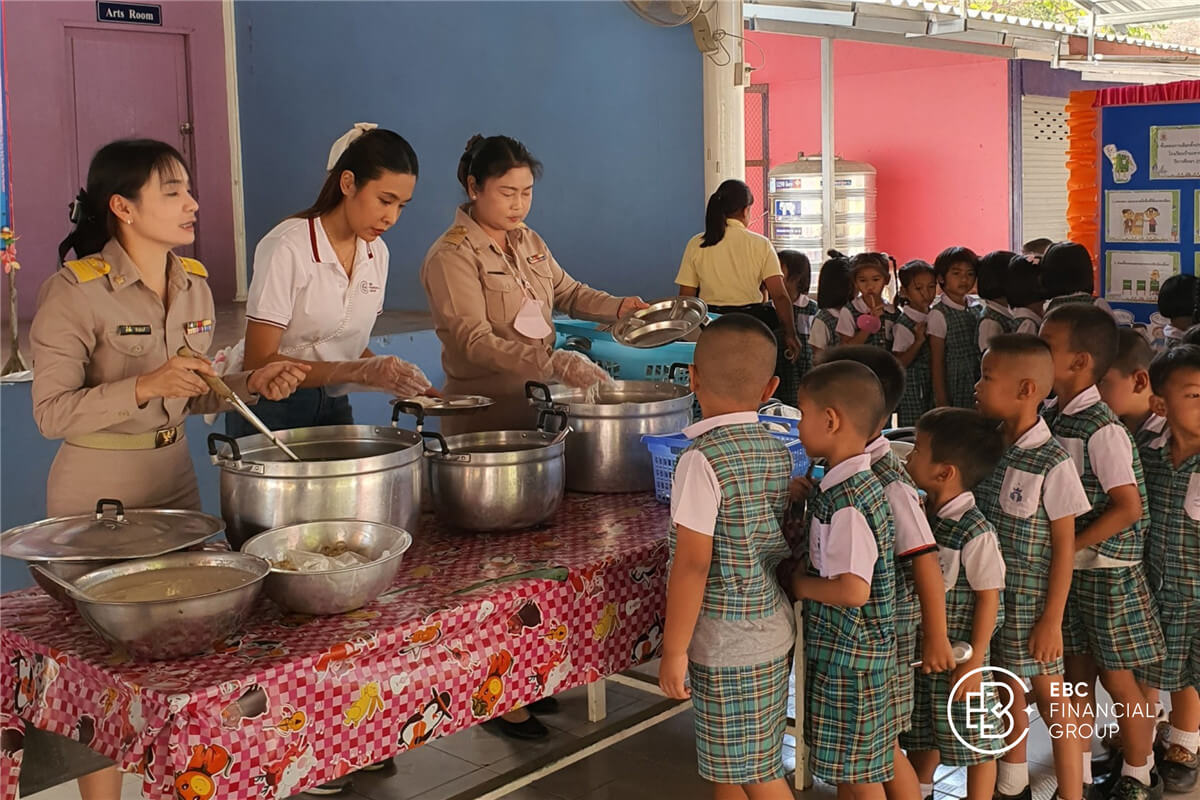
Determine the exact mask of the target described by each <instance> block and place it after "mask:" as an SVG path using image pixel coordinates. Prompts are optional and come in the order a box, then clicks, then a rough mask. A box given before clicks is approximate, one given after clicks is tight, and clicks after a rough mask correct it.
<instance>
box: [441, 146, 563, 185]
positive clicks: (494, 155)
mask: <svg viewBox="0 0 1200 800" xmlns="http://www.w3.org/2000/svg"><path fill="white" fill-rule="evenodd" d="M517 167H528V168H529V171H530V172H532V173H533V179H534V180H535V181H536V180H539V179H540V178H541V177H542V162H540V161H538V160H537V159H536V158H534V157H533V154H532V153H530V152H529V149H528V148H527V147H525V145H523V144H521V142H519V141H517V140H516V139H513V138H512V137H510V136H487V137H485V136H483V135H482V134H479V133H477V134H475V135H474V136H472V137H471V138H470V139H469V140H467V146H466V148H465V149H464V150H463V154H462V158H460V159H459V160H458V182H459V183H460V184H462V187H463V191H464V192H470V189H469V188H468V187H469V186H470V181H469V180H468V179H469V178H474V179H475V185H476V186H478V187H479V188H480V189H482V188H483V184H484V183H486V182H487V181H488V179H489V178H499V177H500V176H501V175H503V174H505V173H506V172H508V171H509V170H510V169H516V168H517Z"/></svg>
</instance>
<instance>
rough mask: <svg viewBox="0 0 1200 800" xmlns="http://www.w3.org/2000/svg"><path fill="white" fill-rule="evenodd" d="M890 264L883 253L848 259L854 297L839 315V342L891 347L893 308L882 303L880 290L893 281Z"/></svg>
mask: <svg viewBox="0 0 1200 800" xmlns="http://www.w3.org/2000/svg"><path fill="white" fill-rule="evenodd" d="M892 263H893V262H892V261H891V256H888V255H886V254H884V253H859V254H858V255H856V256H855V257H854V258H852V259H850V280H851V281H852V282H853V284H854V291H855V292H856V293H857V296H856V297H855V298H854V299H853V300H851V301H850V305H848V306H846V307H845V308H843V309H842V312H841V314H840V315H839V316H838V325H837V333H838V337H839V339H840V340H841V343H842V344H851V345H854V344H868V345H871V346H873V347H882V348H884V349H888V348H890V347H891V342H892V326H893V325H894V324H895V322H896V307H895V306H893V305H892V304H891V303H886V302H884V299H883V290H884V289H886V288H887V286H888V284H889V283H890V282H891V280H892V269H891V265H892Z"/></svg>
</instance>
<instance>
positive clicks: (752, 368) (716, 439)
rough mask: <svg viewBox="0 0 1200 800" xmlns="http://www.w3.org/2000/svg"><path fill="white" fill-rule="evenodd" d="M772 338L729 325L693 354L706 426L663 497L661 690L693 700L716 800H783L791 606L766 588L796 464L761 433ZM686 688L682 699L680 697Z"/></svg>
mask: <svg viewBox="0 0 1200 800" xmlns="http://www.w3.org/2000/svg"><path fill="white" fill-rule="evenodd" d="M775 357H776V344H775V338H774V336H773V335H772V334H771V331H770V330H769V329H768V328H767V327H766V326H765V325H763V324H762V323H761V322H759V321H758V320H756V319H754V318H753V317H751V316H749V315H746V314H737V313H734V314H725V315H722V316H721V317H720V318H719V319H717V320H715V321H714V322H712V323H711V324H710V325H708V326H707V327H706V328H705V329H704V332H703V333H702V334H701V336H700V339H699V341H697V343H696V353H695V363H694V365H693V366H692V367H691V370H690V372H691V386H692V389H693V391H694V392H695V393H696V397H697V398H698V400H699V401H700V408H701V410H702V411H703V413H704V419H703V420H702V421H701V422H698V423H696V424H694V425H692V426H690V427H688V428H687V429H685V431H684V433H686V434H687V435H688V437H689V438H691V439H692V444H691V446H690V447H689V448H688V450H686V451H685V452H684V453H683V454H681V456H680V458H679V463H678V465H677V467H676V472H675V479H674V482H673V484H672V488H671V520H672V521H671V537H670V539H671V552H672V557H673V561H672V565H671V574H670V578H669V580H668V583H667V619H666V627H665V631H664V636H663V656H662V665H661V666H660V668H659V685H660V686H661V687H662V690H663V692H664V693H666V695H667V696H668V697H673V698H677V699H684V698H687V697H691V699H692V706H693V708H694V709H695V714H696V751H697V756H698V761H699V772H700V776H701V777H702V778H704V779H705V780H707V781H710V782H712V783H713V784H714V794H715V797H717V798H718V800H721V798H735V797H742V798H744V797H747V796H748V797H750V798H755V799H757V798H767V799H768V800H774V799H775V798H778V799H779V800H784V798H788V799H789V800H790V798H791V797H792V792H791V790H790V789H789V788H788V785H787V781H786V780H784V769H783V734H784V729H785V727H786V724H787V694H788V676H789V674H790V672H791V656H790V651H791V650H792V648H793V647H794V645H795V624H794V621H793V617H792V609H791V606H790V605H789V604H788V603H787V601H786V599H785V597H784V594H783V591H782V588H781V587H780V585H779V582H778V581H777V580H776V577H775V569H776V567H777V566H778V565H779V563H780V562H781V561H782V560H783V559H784V558H786V557H787V556H788V555H789V548H788V546H787V543H786V542H785V541H784V538H783V532H782V528H781V525H782V522H783V515H784V511H785V510H786V507H787V504H788V480H789V477H790V475H791V471H792V459H791V455H790V454H789V452H788V450H787V448H786V447H784V445H783V444H782V443H781V442H780V441H779V440H777V439H775V438H774V437H773V436H771V435H770V433H768V432H767V431H766V430H764V428H763V427H762V426H761V425H760V424H759V422H758V414H757V411H758V407H759V405H760V404H761V403H763V402H765V401H767V400H768V399H769V398H770V397H771V393H772V392H774V391H775V386H776V383H777V382H778V379H777V378H775V377H774V375H773V373H774V370H775ZM685 677H690V679H691V687H690V689H689V688H688V687H687V686H685V684H684V679H685Z"/></svg>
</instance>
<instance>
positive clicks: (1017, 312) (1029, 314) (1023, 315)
mask: <svg viewBox="0 0 1200 800" xmlns="http://www.w3.org/2000/svg"><path fill="white" fill-rule="evenodd" d="M1012 316H1013V319H1031V320H1033V321H1034V322H1036V323H1038V324H1041V322H1042V318H1041V317H1040V316H1038V313H1037V312H1036V311H1034V310H1032V309H1029V308H1024V307H1021V308H1014V309H1013V310H1012Z"/></svg>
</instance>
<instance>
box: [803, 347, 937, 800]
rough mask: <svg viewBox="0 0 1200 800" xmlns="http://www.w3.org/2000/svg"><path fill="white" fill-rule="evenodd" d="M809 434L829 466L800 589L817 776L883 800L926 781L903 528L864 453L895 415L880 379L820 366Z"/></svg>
mask: <svg viewBox="0 0 1200 800" xmlns="http://www.w3.org/2000/svg"><path fill="white" fill-rule="evenodd" d="M797 405H798V406H799V408H800V412H801V418H800V421H799V428H800V440H801V441H802V442H803V443H804V447H805V449H806V450H807V452H808V454H809V455H810V456H812V457H814V458H823V459H825V463H826V471H825V475H824V477H823V478H821V481H820V484H819V485H818V487H817V488H816V489H815V490H814V491H813V493H812V495H811V496H810V497H809V498H808V500H807V510H806V521H807V531H808V550H807V552H808V563H807V565H805V566H802V567H800V568H798V569H797V570H796V573H795V575H794V577H793V579H792V590H793V593H794V595H795V597H796V598H797V599H798V600H801V601H804V632H805V641H804V647H805V657H806V662H807V669H806V672H805V678H806V684H807V685H806V689H805V693H804V694H805V697H804V700H805V715H804V737H805V739H806V740H807V741H808V744H809V747H810V748H811V758H812V764H813V774H814V775H815V776H816V777H817V778H819V779H821V780H822V781H825V782H826V783H829V784H833V785H835V786H837V787H838V794H839V796H841V797H843V798H853V799H854V800H883V798H884V797H885V792H884V788H883V784H884V782H887V781H893V782H895V781H904V782H905V783H906V786H905V788H904V791H903V792H902V793H901V795H900V796H902V797H909V798H912V797H915V796H916V795H917V791H918V788H917V780H916V776H915V775H914V774H912V770H911V768H909V769H908V770H907V771H906V774H901V773H902V772H905V771H904V770H903V765H905V764H907V763H908V762H907V760H905V759H904V756H903V753H901V752H900V749H899V746H898V745H897V744H896V737H897V732H898V731H897V727H898V721H897V719H896V710H895V707H894V704H893V703H892V693H891V691H890V688H889V683H890V682H891V681H892V680H894V678H895V673H896V632H895V627H894V624H895V623H894V619H893V617H894V613H895V612H894V608H893V603H894V602H895V580H894V575H893V568H892V558H893V553H892V548H893V545H894V532H893V527H892V520H891V515H890V514H889V513H888V507H887V497H886V495H885V494H884V491H883V486H882V485H881V484H880V483H879V479H878V478H876V477H875V475H874V474H873V473H872V472H871V457H870V456H869V455H867V454H866V453H865V452H864V449H865V448H866V446H867V441H868V440H869V439H870V438H871V437H872V435H873V434H874V432H875V429H876V428H877V426H878V425H879V420H880V419H881V418H882V417H883V414H884V401H883V390H882V388H881V387H880V384H879V380H878V379H877V378H876V377H875V375H874V374H872V373H871V371H870V370H869V369H867V368H866V367H864V366H863V365H862V364H856V363H853V362H849V361H838V362H835V363H832V364H821V365H819V366H817V367H814V368H813V369H812V370H811V371H810V372H809V373H808V374H807V375H805V376H804V379H803V380H802V381H801V382H800V392H799V395H798V396H797Z"/></svg>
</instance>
